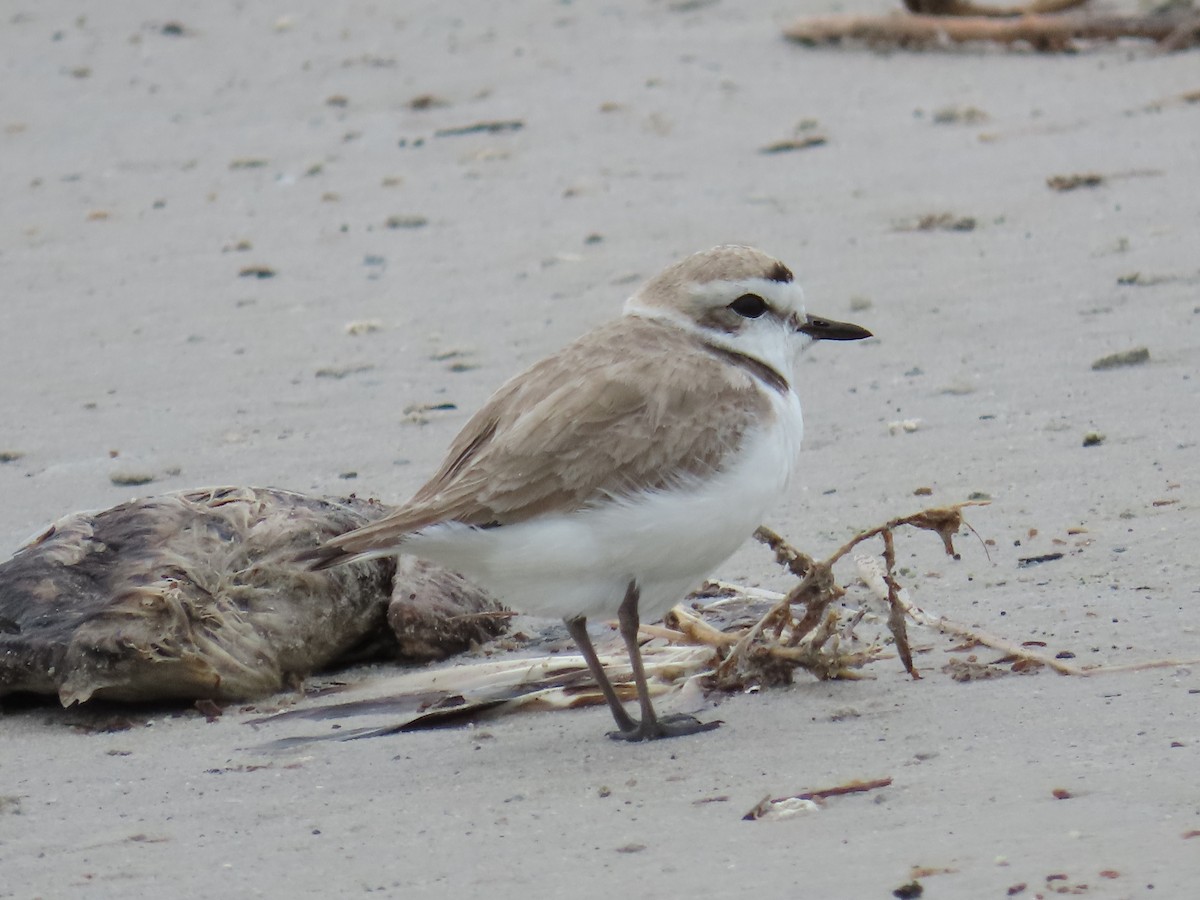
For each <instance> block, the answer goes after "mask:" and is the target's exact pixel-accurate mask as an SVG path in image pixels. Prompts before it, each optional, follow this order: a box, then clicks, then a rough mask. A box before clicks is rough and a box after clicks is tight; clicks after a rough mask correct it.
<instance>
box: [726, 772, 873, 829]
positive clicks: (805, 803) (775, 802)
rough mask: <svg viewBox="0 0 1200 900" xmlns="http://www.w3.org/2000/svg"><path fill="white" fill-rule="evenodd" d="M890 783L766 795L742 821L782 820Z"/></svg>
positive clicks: (849, 784)
mask: <svg viewBox="0 0 1200 900" xmlns="http://www.w3.org/2000/svg"><path fill="white" fill-rule="evenodd" d="M891 783H892V779H891V778H890V777H888V778H875V779H873V780H871V781H848V782H846V783H845V784H839V785H837V786H836V787H831V788H822V789H821V790H817V791H802V792H801V793H799V794H791V795H789V796H787V797H771V796H769V795H768V796H766V797H763V799H762V800H760V801H758V803H756V804H755V805H754V807H753V808H752V809H750V810H749V811H748V812H747V813H746V814H745V815H744V816H742V819H743V820H745V821H754V820H756V819H763V818H771V817H775V818H783V817H785V816H787V815H788V814H793V813H795V812H799V811H801V810H803V809H811V808H812V807H813V805H815V804H819V803H820V802H821V801H823V800H826V799H828V798H829V797H841V796H844V795H846V794H861V793H864V792H866V791H874V790H878V789H879V788H885V787H888V786H889V785H890V784H891Z"/></svg>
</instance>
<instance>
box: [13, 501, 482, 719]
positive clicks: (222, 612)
mask: <svg viewBox="0 0 1200 900" xmlns="http://www.w3.org/2000/svg"><path fill="white" fill-rule="evenodd" d="M387 512H388V509H387V508H386V507H384V506H382V505H381V504H379V503H374V502H370V501H364V500H359V499H355V498H349V499H345V500H331V499H322V498H318V497H309V496H305V495H303V494H297V493H292V492H290V491H280V490H271V489H263V488H247V487H221V488H210V489H200V490H192V491H182V492H179V493H174V494H164V495H160V496H156V497H148V498H144V499H141V500H134V501H130V502H129V503H123V504H121V505H119V506H115V507H113V508H111V509H107V510H104V511H102V512H98V513H75V514H73V515H70V516H66V517H65V518H63V519H60V520H59V521H58V522H56V523H55V524H54V525H52V526H50V528H48V529H47V530H46V531H45V532H43V533H42V534H41V535H39V536H38V537H36V538H35V539H34V540H32V541H31V542H30V543H29V544H27V545H26V546H25V547H22V548H21V549H20V550H18V551H17V553H16V555H15V556H14V557H13V558H12V559H11V560H9V561H7V562H5V563H3V564H0V696H3V695H5V694H10V693H17V692H26V693H36V694H52V695H57V696H58V698H59V700H60V701H61V702H62V703H63V705H64V706H69V705H71V704H74V703H82V702H84V701H86V700H89V699H91V698H93V697H95V698H98V699H108V700H122V701H129V700H133V701H138V700H168V699H187V700H195V699H200V698H207V699H211V700H245V699H252V698H257V697H262V696H265V695H267V694H271V693H274V692H277V691H280V690H283V689H286V688H289V687H293V686H295V685H297V684H299V682H300V680H301V679H302V678H304V677H305V676H307V675H309V674H310V673H312V672H315V671H319V670H321V669H324V668H327V667H329V666H331V665H334V664H337V663H346V662H352V661H355V660H358V659H363V658H366V657H369V656H378V655H386V656H391V657H393V658H394V657H395V656H396V655H397V647H398V643H399V645H400V646H401V647H402V648H404V649H406V650H408V652H410V653H412V654H413V655H415V656H416V657H417V658H419V659H421V660H426V659H430V658H434V657H444V656H447V655H449V654H450V653H453V652H457V651H459V650H462V649H465V647H467V646H468V645H469V644H470V643H472V642H473V641H479V640H484V639H486V638H487V637H491V636H493V635H495V634H496V633H498V631H500V630H502V628H503V626H504V622H503V619H498V618H496V617H495V615H494V614H495V613H496V612H497V611H500V610H501V607H500V606H499V605H498V604H496V603H495V601H492V600H490V599H489V598H487V597H486V595H484V594H483V593H482V591H480V590H479V589H478V588H475V587H473V586H472V585H470V584H469V583H467V582H465V581H464V580H463V579H461V578H460V577H459V576H457V575H452V574H451V573H449V572H447V571H445V570H444V569H441V568H439V567H436V566H433V565H432V564H429V563H424V562H416V561H413V562H411V563H406V564H405V566H404V567H403V568H402V570H401V576H400V578H399V579H395V577H394V576H395V573H396V563H395V560H393V559H386V558H385V559H380V560H371V561H368V562H360V563H354V564H352V565H349V566H344V567H341V568H338V569H331V570H329V571H327V572H311V571H309V570H308V569H307V568H306V567H305V566H304V565H302V564H299V563H297V562H296V556H297V555H298V554H299V553H300V552H301V551H302V550H307V549H311V548H313V547H315V546H317V544H318V543H319V542H321V541H323V540H327V539H329V538H330V537H333V536H334V535H336V534H340V533H341V532H343V531H346V530H348V529H351V528H357V527H360V526H362V525H365V524H367V523H368V522H370V521H373V520H374V519H376V518H379V517H381V516H383V515H385V514H386V513H387ZM393 587H396V588H397V590H396V594H397V597H396V604H395V608H394V609H393V610H391V612H390V613H389V605H390V604H391V601H392V596H393ZM481 613H483V614H485V615H480V614H481ZM389 617H390V618H391V619H392V620H393V624H394V626H395V628H396V631H397V633H398V634H396V635H394V634H393V632H392V630H391V629H389V628H388V619H389Z"/></svg>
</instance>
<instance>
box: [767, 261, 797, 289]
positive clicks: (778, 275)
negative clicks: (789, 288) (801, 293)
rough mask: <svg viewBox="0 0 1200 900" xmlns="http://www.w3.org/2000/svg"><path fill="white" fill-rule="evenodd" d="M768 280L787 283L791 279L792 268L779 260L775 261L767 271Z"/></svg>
mask: <svg viewBox="0 0 1200 900" xmlns="http://www.w3.org/2000/svg"><path fill="white" fill-rule="evenodd" d="M767 280H768V281H780V282H783V283H784V284H788V283H789V282H790V281H791V280H792V270H791V269H789V268H788V267H787V266H785V265H784V264H783V263H781V262H776V263H775V265H773V266H771V271H769V272H767Z"/></svg>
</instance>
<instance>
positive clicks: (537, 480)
mask: <svg viewBox="0 0 1200 900" xmlns="http://www.w3.org/2000/svg"><path fill="white" fill-rule="evenodd" d="M769 415H770V406H769V401H768V400H767V398H766V397H765V396H764V394H763V393H762V390H761V387H760V385H759V384H758V382H757V381H756V380H755V379H754V378H753V377H752V376H751V375H750V374H749V373H748V372H747V371H745V370H743V369H742V368H739V367H737V366H731V365H729V363H728V362H727V361H725V360H723V359H721V358H720V357H719V356H718V355H716V354H714V353H712V352H710V351H708V350H706V349H705V347H704V345H703V344H702V343H701V342H700V340H699V339H698V338H696V337H694V336H692V335H690V334H688V333H687V332H685V331H683V330H682V329H679V328H677V327H675V326H672V325H669V324H665V323H662V322H657V321H654V320H650V319H642V318H634V317H625V318H622V319H618V320H616V321H615V322H613V323H611V324H609V325H607V326H604V327H601V328H599V329H596V330H595V331H593V332H591V333H589V334H588V335H586V336H584V337H583V338H581V339H580V340H579V341H577V342H575V343H574V344H572V345H570V346H568V347H566V348H565V349H564V350H562V351H561V352H560V353H558V354H556V355H554V356H551V357H549V358H547V359H544V360H542V361H541V362H539V363H537V364H536V365H534V366H533V367H532V368H530V369H528V370H527V371H525V372H524V373H522V374H521V375H518V376H517V377H516V378H514V379H512V380H511V381H509V382H508V383H507V384H505V385H504V386H503V387H501V388H500V390H498V391H497V392H496V393H495V394H494V395H493V396H492V397H491V399H489V400H488V402H487V403H486V404H485V405H484V406H483V408H482V409H480V410H479V412H478V413H476V414H475V416H474V417H472V418H471V420H470V421H469V422H468V423H467V424H466V426H465V427H464V428H463V430H462V431H461V432H460V433H459V435H458V437H457V438H455V440H454V442H453V443H452V444H451V445H450V449H449V451H448V453H447V456H446V461H445V462H444V463H443V464H442V467H441V469H440V470H439V471H438V472H437V474H436V475H434V476H433V478H431V479H430V480H429V482H428V483H426V484H425V486H424V487H422V488H421V489H420V490H419V491H418V492H417V493H416V494H415V495H414V496H413V498H412V500H410V501H409V502H408V503H407V504H405V505H404V506H403V507H402V508H401V509H399V510H398V511H397V512H395V513H393V514H392V515H391V516H388V517H387V518H384V519H381V520H380V521H378V522H375V523H373V524H371V525H368V526H366V527H364V528H360V529H358V530H357V531H352V532H350V533H348V534H345V535H342V536H341V537H339V538H335V539H334V540H333V541H330V542H329V543H328V544H327V545H325V548H323V551H324V552H323V553H322V554H321V556H320V557H319V559H320V561H321V562H322V563H325V564H335V563H336V562H338V561H341V559H343V558H344V557H346V556H350V555H355V554H359V553H366V552H371V551H378V550H384V549H388V548H392V547H395V546H396V545H397V544H398V543H399V542H400V540H401V539H402V538H403V537H404V536H405V535H406V534H409V533H411V532H413V531H417V530H419V529H421V528H423V527H426V526H428V525H430V524H433V523H435V522H442V521H456V522H463V523H465V524H468V525H477V526H495V525H507V524H511V523H514V522H520V521H522V520H524V519H528V518H529V517H531V516H535V515H539V514H542V513H547V512H553V511H555V510H568V509H576V508H578V507H580V506H584V505H589V504H601V503H604V502H607V501H608V500H610V499H612V498H613V497H615V496H622V495H630V494H635V493H638V492H641V491H648V490H655V489H661V488H665V487H667V486H669V485H670V484H672V483H674V482H677V481H679V480H681V479H686V478H688V477H704V476H706V475H709V474H711V473H713V472H715V471H717V470H719V469H720V468H721V466H722V464H723V462H724V461H725V459H726V457H727V455H728V454H729V452H730V451H731V450H734V449H736V448H737V447H738V445H739V444H740V442H741V440H742V437H743V435H744V433H745V431H746V429H747V427H748V426H749V425H750V424H751V423H752V422H755V421H762V420H763V418H764V417H765V416H769Z"/></svg>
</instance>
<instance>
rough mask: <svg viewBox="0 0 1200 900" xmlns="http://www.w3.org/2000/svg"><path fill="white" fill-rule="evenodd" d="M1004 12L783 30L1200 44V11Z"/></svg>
mask: <svg viewBox="0 0 1200 900" xmlns="http://www.w3.org/2000/svg"><path fill="white" fill-rule="evenodd" d="M999 12H1001V11H1000V10H994V11H993V12H992V13H989V14H986V15H981V14H978V13H976V14H973V15H965V16H959V15H944V14H943V15H929V14H925V13H920V14H916V15H912V14H907V13H896V14H891V15H883V16H862V15H834V16H816V17H812V18H803V19H798V20H797V21H795V22H793V23H792V24H790V25H788V26H786V27H785V28H784V30H783V33H784V35H785V36H786V37H788V38H789V39H791V40H793V41H796V42H798V43H801V44H805V45H809V46H815V45H818V44H836V43H840V42H841V41H846V40H849V41H861V42H864V43H866V44H869V45H870V46H872V47H903V48H908V49H924V48H928V47H934V46H942V45H946V44H962V43H968V42H971V41H987V42H991V43H997V44H1004V45H1006V46H1011V45H1013V44H1018V43H1024V44H1028V45H1030V46H1031V47H1033V48H1034V49H1035V50H1039V51H1042V52H1046V53H1061V52H1067V51H1073V50H1075V49H1077V47H1076V42H1077V41H1115V40H1119V39H1121V38H1138V39H1143V40H1150V41H1154V42H1156V43H1157V44H1158V47H1159V49H1160V50H1163V51H1175V50H1184V49H1187V48H1188V47H1193V46H1195V45H1196V44H1197V43H1200V13H1197V12H1196V11H1194V10H1172V11H1167V12H1162V13H1150V14H1147V15H1134V16H1107V15H1106V16H1098V15H1086V14H1080V15H1076V14H1071V15H1043V14H1033V15H1018V16H1015V17H997V15H996V14H997V13H999Z"/></svg>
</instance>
